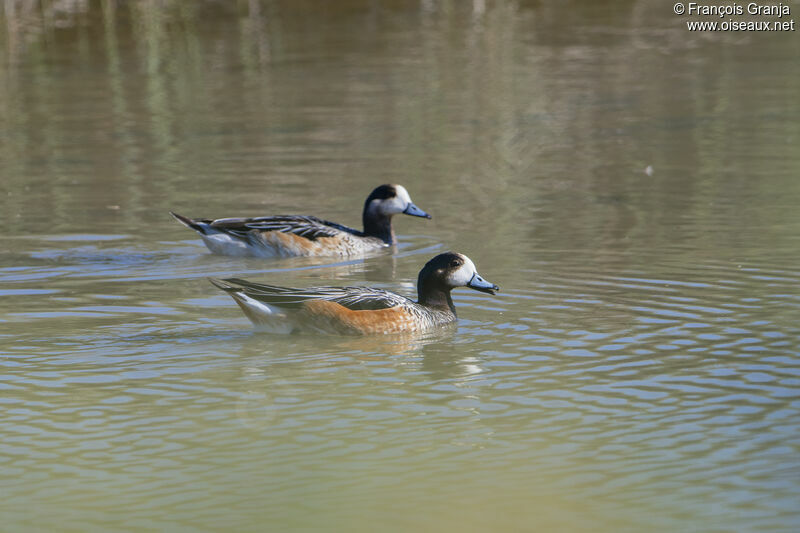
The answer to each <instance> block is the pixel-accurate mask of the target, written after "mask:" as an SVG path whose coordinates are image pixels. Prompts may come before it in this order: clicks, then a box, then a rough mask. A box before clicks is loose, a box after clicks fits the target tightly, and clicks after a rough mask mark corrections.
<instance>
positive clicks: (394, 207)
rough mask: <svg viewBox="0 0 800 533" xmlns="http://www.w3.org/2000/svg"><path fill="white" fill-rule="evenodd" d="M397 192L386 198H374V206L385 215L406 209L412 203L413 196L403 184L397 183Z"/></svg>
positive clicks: (395, 213) (398, 212) (396, 213)
mask: <svg viewBox="0 0 800 533" xmlns="http://www.w3.org/2000/svg"><path fill="white" fill-rule="evenodd" d="M394 188H395V190H396V191H397V194H396V195H395V196H394V197H393V198H386V199H385V200H378V199H375V200H372V202H370V203H371V204H372V208H373V209H376V210H377V211H378V212H379V213H381V214H384V215H399V214H400V213H402V212H403V211H405V210H406V208H407V207H408V204H410V203H411V197H410V196H409V195H408V191H407V190H406V188H405V187H403V186H402V185H395V186H394Z"/></svg>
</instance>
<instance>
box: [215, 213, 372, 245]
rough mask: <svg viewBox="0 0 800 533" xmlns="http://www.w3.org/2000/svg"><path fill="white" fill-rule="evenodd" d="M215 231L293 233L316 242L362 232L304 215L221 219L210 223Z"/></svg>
mask: <svg viewBox="0 0 800 533" xmlns="http://www.w3.org/2000/svg"><path fill="white" fill-rule="evenodd" d="M210 226H211V227H212V228H214V229H217V230H220V231H224V232H226V233H233V234H234V235H237V236H239V237H245V236H246V235H247V233H248V232H250V231H252V230H256V231H279V232H281V233H293V234H295V235H299V236H301V237H305V238H306V239H310V240H312V241H313V240H316V239H318V238H320V237H335V236H336V235H339V234H340V233H342V232H345V233H350V234H353V235H360V232H359V231H357V230H354V229H353V228H348V227H347V226H342V225H341V224H336V223H334V222H328V221H327V220H322V219H319V218H317V217H312V216H302V215H281V216H272V217H255V218H220V219H217V220H214V221H212V222H210Z"/></svg>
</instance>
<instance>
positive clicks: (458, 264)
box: [450, 259, 461, 268]
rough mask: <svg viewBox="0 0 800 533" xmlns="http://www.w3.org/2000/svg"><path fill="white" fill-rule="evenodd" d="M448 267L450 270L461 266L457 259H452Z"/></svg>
mask: <svg viewBox="0 0 800 533" xmlns="http://www.w3.org/2000/svg"><path fill="white" fill-rule="evenodd" d="M450 266H451V267H452V268H457V267H460V266H461V261H459V260H458V259H453V260H452V261H450Z"/></svg>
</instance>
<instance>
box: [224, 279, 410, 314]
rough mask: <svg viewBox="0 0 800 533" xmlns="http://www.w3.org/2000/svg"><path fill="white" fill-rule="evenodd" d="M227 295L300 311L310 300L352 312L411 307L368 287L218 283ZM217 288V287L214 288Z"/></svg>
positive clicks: (404, 300)
mask: <svg viewBox="0 0 800 533" xmlns="http://www.w3.org/2000/svg"><path fill="white" fill-rule="evenodd" d="M222 281H223V282H224V283H225V284H226V285H227V287H221V288H223V289H224V290H227V291H234V292H243V293H244V294H246V295H247V296H249V297H251V298H253V299H255V300H259V301H262V302H265V303H268V304H270V305H275V306H278V307H300V306H301V305H303V304H304V303H306V302H309V301H311V300H327V301H330V302H336V303H337V304H339V305H341V306H343V307H346V308H347V309H350V310H352V311H364V310H377V309H388V308H390V307H396V306H398V305H408V304H409V303H412V301H411V300H410V299H409V298H406V297H405V296H401V295H399V294H397V293H394V292H390V291H385V290H383V289H375V288H371V287H309V288H307V289H295V288H291V287H278V286H275V285H264V284H261V283H252V282H249V281H245V280H242V279H236V278H231V279H226V280H222ZM218 286H219V285H218Z"/></svg>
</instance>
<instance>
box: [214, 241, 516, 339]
mask: <svg viewBox="0 0 800 533" xmlns="http://www.w3.org/2000/svg"><path fill="white" fill-rule="evenodd" d="M209 281H210V282H211V283H212V284H214V285H215V286H216V287H218V288H219V289H222V290H223V291H225V292H226V293H228V295H229V296H231V297H232V298H233V299H234V301H235V302H236V303H237V304H238V305H239V307H240V308H241V309H242V311H244V314H245V316H247V318H249V319H250V321H251V322H252V323H253V325H254V326H255V327H256V328H257V329H259V330H263V331H268V332H272V333H304V332H305V333H322V334H335V335H375V334H390V333H411V332H421V331H426V330H431V329H434V328H437V327H440V326H445V325H447V324H451V323H454V322H456V320H457V315H456V308H455V305H453V299H452V298H451V296H450V291H452V290H453V289H454V288H456V287H468V288H471V289H474V290H476V291H480V292H485V293H489V294H496V293H497V291H499V290H500V287H498V286H497V285H495V284H493V283H491V282H488V281H486V280H485V279H483V278H482V277H481V276H480V274H478V271H477V269H476V268H475V264H474V263H473V262H472V261H471V260H470V259H469V258H468V257H467V256H466V255H464V254H460V253H456V252H446V253H442V254H439V255H437V256H436V257H434V258H433V259H431V260H430V261H428V262H427V263H426V264H425V266H424V267H422V270H420V272H419V276H418V278H417V301H416V302H415V301H413V300H411V299H410V298H407V297H405V296H402V295H400V294H397V293H395V292H391V291H387V290H383V289H379V288H374V287H309V288H304V289H298V288H293V287H279V286H276V285H265V284H261V283H253V282H250V281H246V280H242V279H237V278H229V279H215V278H209Z"/></svg>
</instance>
